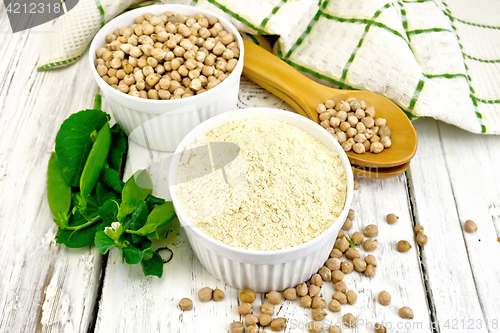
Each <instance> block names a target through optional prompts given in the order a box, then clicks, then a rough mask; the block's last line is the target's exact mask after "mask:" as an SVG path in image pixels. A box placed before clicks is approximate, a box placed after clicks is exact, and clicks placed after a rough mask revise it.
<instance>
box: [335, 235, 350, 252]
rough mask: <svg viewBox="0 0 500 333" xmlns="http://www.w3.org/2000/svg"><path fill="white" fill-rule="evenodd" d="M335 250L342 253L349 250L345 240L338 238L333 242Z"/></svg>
mask: <svg viewBox="0 0 500 333" xmlns="http://www.w3.org/2000/svg"><path fill="white" fill-rule="evenodd" d="M335 248H337V249H339V250H340V251H341V252H342V253H344V252H345V251H347V249H348V248H349V242H348V241H347V240H346V239H345V238H339V239H337V240H336V241H335Z"/></svg>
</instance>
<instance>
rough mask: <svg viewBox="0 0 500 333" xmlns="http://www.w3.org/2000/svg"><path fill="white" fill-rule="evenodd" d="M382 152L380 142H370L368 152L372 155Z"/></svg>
mask: <svg viewBox="0 0 500 333" xmlns="http://www.w3.org/2000/svg"><path fill="white" fill-rule="evenodd" d="M372 138H373V137H372ZM383 150H384V145H383V144H382V143H381V142H372V144H371V146H370V151H371V152H372V153H375V154H379V153H381V152H382V151H383Z"/></svg>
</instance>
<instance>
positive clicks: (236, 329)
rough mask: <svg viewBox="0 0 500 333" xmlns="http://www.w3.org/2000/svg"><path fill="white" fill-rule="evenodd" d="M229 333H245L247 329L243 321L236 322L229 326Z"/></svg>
mask: <svg viewBox="0 0 500 333" xmlns="http://www.w3.org/2000/svg"><path fill="white" fill-rule="evenodd" d="M229 331H230V332H231V333H243V332H244V331H245V328H244V327H243V323H242V322H241V321H235V322H232V323H231V324H229Z"/></svg>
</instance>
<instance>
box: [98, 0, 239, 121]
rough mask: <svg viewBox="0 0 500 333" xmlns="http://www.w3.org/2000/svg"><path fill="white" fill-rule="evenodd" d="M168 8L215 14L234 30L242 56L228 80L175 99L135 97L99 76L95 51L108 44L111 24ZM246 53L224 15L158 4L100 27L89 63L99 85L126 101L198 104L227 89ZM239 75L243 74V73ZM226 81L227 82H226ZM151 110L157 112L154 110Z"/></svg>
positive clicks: (154, 103)
mask: <svg viewBox="0 0 500 333" xmlns="http://www.w3.org/2000/svg"><path fill="white" fill-rule="evenodd" d="M167 10H170V11H172V12H174V14H176V13H175V12H177V13H180V14H182V12H183V11H185V10H189V11H192V10H194V11H196V12H200V13H203V14H205V16H208V17H210V16H215V17H217V19H218V20H219V21H220V23H221V24H222V25H223V26H224V28H225V29H226V30H228V27H229V29H230V30H233V31H231V33H232V34H233V35H234V37H235V39H236V41H237V43H238V48H239V49H240V56H239V58H238V63H237V64H236V67H235V68H234V69H233V71H232V72H231V73H230V74H229V75H228V76H227V78H226V80H224V81H222V82H221V83H219V84H218V85H217V86H215V87H214V88H212V89H210V90H207V91H206V92H204V93H202V94H199V95H194V96H190V97H187V98H179V99H173V100H161V99H158V100H154V99H143V98H139V97H135V96H130V95H129V94H125V93H123V92H121V91H118V90H116V89H114V88H112V87H111V86H110V85H109V84H107V83H106V82H104V80H103V79H102V78H101V77H100V76H99V74H98V73H97V70H96V68H95V61H96V60H97V57H96V55H95V51H96V50H97V49H98V48H100V47H103V46H104V45H102V46H99V47H98V45H100V44H101V42H102V41H104V44H106V40H105V37H106V35H107V34H109V33H113V31H114V30H112V31H111V30H109V29H110V26H113V25H114V24H116V23H117V22H120V21H122V20H127V21H128V19H131V20H132V22H133V20H134V19H135V18H136V17H138V16H140V15H144V14H146V13H152V14H154V15H158V14H157V13H163V12H166V11H167ZM183 15H184V14H183ZM132 24H133V23H132ZM122 25H126V24H125V23H123V24H122ZM115 30H116V29H115ZM244 54H245V50H244V45H243V38H242V37H241V34H240V33H239V31H238V29H237V28H236V27H235V26H234V25H233V24H232V23H231V22H229V20H227V19H226V18H224V17H223V16H221V15H219V14H217V13H214V12H212V11H210V10H207V9H205V8H199V7H195V6H188V5H177V4H157V5H151V6H146V7H140V8H136V9H133V10H130V11H128V12H125V13H122V14H120V15H118V16H116V17H115V18H113V19H112V20H110V21H108V22H107V23H106V24H105V25H104V26H102V27H101V28H100V29H99V31H97V33H96V34H95V36H94V38H92V42H91V43H90V47H89V64H90V68H91V71H92V72H93V76H94V78H95V80H96V82H97V83H98V85H99V87H100V88H101V89H103V90H104V88H103V87H106V90H107V91H108V92H109V93H111V94H113V95H114V96H118V97H122V98H124V99H125V100H124V102H127V101H130V102H131V103H137V101H138V100H140V101H142V102H143V103H145V104H149V103H151V106H153V105H156V106H158V105H162V104H164V105H175V104H177V103H179V104H181V103H182V102H186V101H187V100H188V101H189V102H192V104H196V103H197V102H204V100H203V98H205V99H207V97H208V96H207V95H206V94H209V96H211V95H216V94H217V93H218V92H222V89H225V85H227V84H231V82H230V80H227V79H229V78H230V77H231V75H233V74H234V75H236V74H237V73H238V72H239V69H240V68H241V69H242V68H243V62H244ZM239 76H241V74H240V75H239ZM226 81H227V82H226ZM224 83H226V84H224ZM118 94H119V95H118ZM150 112H151V113H156V112H154V111H152V110H151V111H150Z"/></svg>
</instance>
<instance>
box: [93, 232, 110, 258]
mask: <svg viewBox="0 0 500 333" xmlns="http://www.w3.org/2000/svg"><path fill="white" fill-rule="evenodd" d="M95 246H96V247H97V249H98V250H99V251H100V252H101V253H102V254H106V253H108V251H109V250H110V249H111V248H112V247H113V246H115V242H114V241H113V240H112V239H111V238H109V237H108V236H107V235H106V234H105V233H104V231H98V232H96V233H95Z"/></svg>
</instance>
